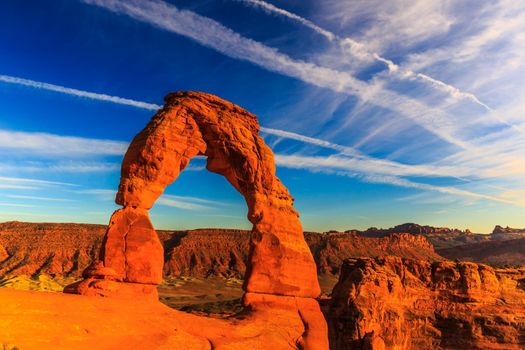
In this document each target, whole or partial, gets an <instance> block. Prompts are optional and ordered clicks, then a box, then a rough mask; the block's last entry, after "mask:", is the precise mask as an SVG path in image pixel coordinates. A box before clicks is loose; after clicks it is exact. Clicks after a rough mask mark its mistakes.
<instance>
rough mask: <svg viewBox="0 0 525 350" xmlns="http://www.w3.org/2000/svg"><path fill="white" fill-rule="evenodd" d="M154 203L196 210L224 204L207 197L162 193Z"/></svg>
mask: <svg viewBox="0 0 525 350" xmlns="http://www.w3.org/2000/svg"><path fill="white" fill-rule="evenodd" d="M155 203H156V204H157V205H163V206H167V207H173V208H178V209H185V210H198V211H199V210H209V209H214V208H216V207H217V206H223V205H224V204H223V203H219V202H215V201H211V200H208V199H203V198H197V197H187V196H175V195H169V194H163V195H162V196H161V197H160V198H159V199H158V200H157V201H156V202H155Z"/></svg>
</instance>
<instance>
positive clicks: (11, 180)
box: [0, 176, 77, 186]
mask: <svg viewBox="0 0 525 350" xmlns="http://www.w3.org/2000/svg"><path fill="white" fill-rule="evenodd" d="M0 183H7V184H15V185H17V184H21V185H23V186H25V185H28V186H77V185H76V184H72V183H68V182H59V181H49V180H41V179H28V178H20V177H5V176H0Z"/></svg>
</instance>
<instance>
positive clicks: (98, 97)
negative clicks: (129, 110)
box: [0, 75, 161, 111]
mask: <svg viewBox="0 0 525 350" xmlns="http://www.w3.org/2000/svg"><path fill="white" fill-rule="evenodd" d="M0 81H2V82H4V83H9V84H17V85H24V86H29V87H32V88H35V89H43V90H49V91H55V92H60V93H63V94H67V95H72V96H77V97H85V98H89V99H92V100H100V101H106V102H113V103H118V104H121V105H128V106H133V107H137V108H143V109H148V110H152V111H155V110H157V109H159V108H161V106H159V105H156V104H153V103H146V102H141V101H135V100H131V99H128V98H122V97H118V96H110V95H106V94H99V93H95V92H89V91H83V90H78V89H73V88H68V87H64V86H60V85H54V84H49V83H42V82H39V81H34V80H29V79H23V78H19V77H13V76H9V75H0Z"/></svg>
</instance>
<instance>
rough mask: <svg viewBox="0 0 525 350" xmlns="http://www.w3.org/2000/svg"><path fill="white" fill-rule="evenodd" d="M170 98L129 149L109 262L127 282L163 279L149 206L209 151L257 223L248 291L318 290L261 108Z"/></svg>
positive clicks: (313, 293) (305, 293) (191, 95)
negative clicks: (263, 133) (132, 242)
mask: <svg viewBox="0 0 525 350" xmlns="http://www.w3.org/2000/svg"><path fill="white" fill-rule="evenodd" d="M165 102H166V103H165V105H164V107H163V109H161V110H160V111H159V112H158V113H157V114H156V115H155V116H154V117H153V118H152V119H151V121H150V122H149V123H148V125H147V126H146V127H145V128H144V129H143V130H142V131H141V132H140V133H139V134H138V135H137V136H136V137H135V138H134V140H133V141H132V142H131V144H130V146H129V148H128V151H127V153H126V155H125V157H124V161H123V163H122V171H121V181H120V185H119V191H118V194H117V199H116V202H117V204H120V205H122V206H124V209H122V210H121V211H120V212H117V213H116V214H115V215H117V214H118V215H117V216H118V217H117V219H116V220H114V219H113V218H112V223H111V224H112V225H110V229H109V230H108V234H107V238H106V241H105V243H104V247H103V250H102V258H103V260H104V265H105V266H106V267H111V268H113V269H114V270H115V271H116V272H117V274H119V276H120V278H121V279H122V280H124V281H127V282H139V283H158V280H159V279H161V278H162V275H161V272H162V267H161V266H162V263H161V260H162V259H163V256H162V255H161V254H159V251H158V244H157V242H155V238H156V235H155V237H151V234H149V233H148V234H146V233H145V231H147V230H150V228H151V230H152V228H153V227H152V226H151V224H150V223H149V218H148V214H147V210H148V209H150V208H151V207H152V206H153V204H154V203H155V201H156V200H157V199H158V198H159V196H160V195H161V194H162V193H163V191H164V189H165V188H166V187H167V186H168V185H169V184H171V183H172V182H173V181H175V180H176V179H177V177H178V175H179V174H180V172H181V171H182V170H183V169H184V168H185V167H186V166H187V165H188V163H189V161H190V160H191V158H193V157H195V156H197V155H206V156H207V169H208V170H210V171H212V172H215V173H218V174H221V175H223V176H224V177H226V179H227V180H228V181H229V182H230V183H231V184H232V185H233V186H234V187H235V188H236V189H237V191H239V192H240V193H241V194H242V195H243V196H244V198H245V200H246V204H247V205H248V219H249V220H250V222H251V223H252V224H253V230H252V235H251V244H250V254H249V260H248V263H247V272H246V276H245V284H244V289H245V291H246V292H254V293H267V294H274V295H289V296H301V297H317V296H318V295H319V292H320V289H319V284H318V281H317V274H316V267H315V263H314V260H313V258H312V255H311V253H310V250H309V248H308V246H307V245H306V242H305V241H304V236H303V231H302V227H301V223H300V221H299V215H298V214H297V212H296V211H295V209H294V208H293V198H292V197H291V196H290V194H289V192H288V190H287V189H286V187H285V186H284V185H283V184H282V183H281V181H280V180H279V179H278V178H277V177H276V176H275V163H274V158H273V153H272V151H271V150H270V148H269V147H268V146H267V145H266V144H265V143H264V140H263V139H262V138H261V137H260V136H259V128H260V127H259V124H258V122H257V119H256V117H255V115H253V114H251V113H249V112H247V111H246V110H244V109H242V108H240V107H239V106H236V105H234V104H232V103H230V102H227V101H225V100H222V99H220V98H218V97H216V96H213V95H210V94H205V93H197V92H177V93H172V94H169V95H168V96H166V98H165ZM115 215H114V217H115ZM123 222H124V223H123ZM131 223H133V224H131ZM137 223H139V224H137ZM137 225H138V226H140V227H141V229H139V231H137ZM111 226H113V227H115V229H114V230H113V232H112V229H111ZM130 234H131V236H133V237H136V238H137V237H139V236H141V235H142V238H143V239H142V240H141V244H142V245H144V244H149V245H150V247H149V248H148V249H147V250H146V251H147V254H144V251H145V250H144V249H142V252H141V249H140V247H132V248H133V249H132V252H129V249H130V246H129V242H126V241H129V235H130ZM123 235H124V236H123ZM122 237H124V240H123V239H122ZM139 240H140V239H139ZM157 241H158V239H157ZM159 244H160V243H159ZM130 253H131V254H132V255H134V256H133V257H131V258H130V256H129V254H130ZM159 268H160V270H159Z"/></svg>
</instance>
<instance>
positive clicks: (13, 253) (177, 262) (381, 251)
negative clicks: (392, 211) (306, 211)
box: [0, 222, 443, 278]
mask: <svg viewBox="0 0 525 350" xmlns="http://www.w3.org/2000/svg"><path fill="white" fill-rule="evenodd" d="M106 229H107V227H106V226H103V225H92V224H69V223H64V224H58V223H57V224H55V223H24V222H6V223H0V246H2V245H3V246H4V247H5V248H6V249H7V250H6V251H5V253H4V254H3V253H2V250H1V248H0V277H3V276H21V275H27V276H34V277H35V278H36V277H38V276H39V275H48V276H51V277H56V278H79V277H80V276H81V274H82V271H83V270H84V269H86V267H87V266H88V265H89V264H90V263H91V261H93V260H95V259H97V257H98V252H99V250H100V245H101V242H102V239H103V236H104V234H105V231H106ZM157 234H158V236H159V239H160V241H161V243H162V245H163V247H164V277H165V278H166V277H178V276H192V277H197V278H207V277H235V278H244V274H245V272H246V264H247V260H248V253H249V245H250V231H246V230H235V229H198V230H188V231H164V230H158V231H157ZM305 240H306V243H307V244H308V246H309V247H310V251H311V252H312V254H313V256H314V260H315V262H316V265H317V272H318V274H319V275H324V274H329V275H333V276H337V275H339V269H340V268H341V264H342V262H343V261H344V260H345V259H347V258H359V257H379V256H384V255H395V256H399V257H404V258H414V259H420V260H426V259H430V260H433V261H437V260H442V259H443V258H442V257H441V256H439V255H438V254H437V253H436V252H435V251H434V248H433V246H432V245H431V244H430V243H429V241H428V240H427V238H426V237H424V236H420V235H412V234H406V233H404V234H403V233H393V234H388V235H384V236H382V237H368V236H363V235H361V234H359V233H343V232H336V233H315V232H307V233H305Z"/></svg>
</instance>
